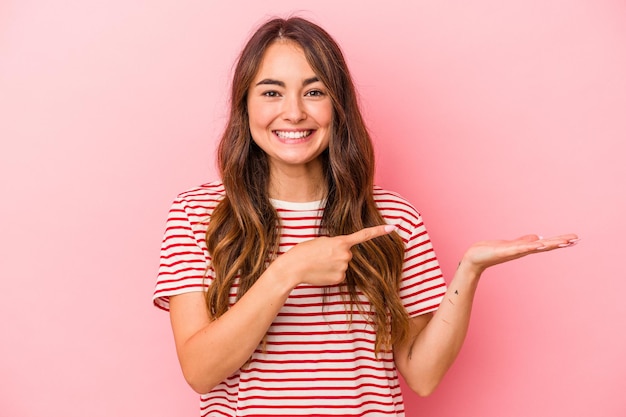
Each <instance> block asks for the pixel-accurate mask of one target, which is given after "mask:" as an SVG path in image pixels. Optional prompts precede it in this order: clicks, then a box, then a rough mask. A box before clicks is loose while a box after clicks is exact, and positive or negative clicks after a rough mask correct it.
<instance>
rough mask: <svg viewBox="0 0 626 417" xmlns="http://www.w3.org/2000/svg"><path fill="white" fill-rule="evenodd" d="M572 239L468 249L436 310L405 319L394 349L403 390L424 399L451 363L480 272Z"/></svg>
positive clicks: (478, 245)
mask: <svg viewBox="0 0 626 417" xmlns="http://www.w3.org/2000/svg"><path fill="white" fill-rule="evenodd" d="M577 241H578V237H577V236H576V235H574V234H567V235H562V236H556V237H552V238H548V239H542V238H539V237H538V236H536V235H528V236H524V237H521V238H519V239H516V240H512V241H485V242H478V243H476V244H474V245H472V246H471V247H470V248H469V249H468V250H467V252H466V253H465V255H464V256H463V259H462V260H461V262H460V263H459V267H458V268H457V270H456V273H455V274H454V278H453V279H452V281H451V282H450V285H449V287H448V291H447V292H446V295H445V296H444V298H443V300H442V302H441V304H440V306H439V309H438V310H437V311H436V312H435V313H434V314H425V315H422V316H417V317H415V318H413V319H411V329H410V335H409V337H408V338H407V339H406V340H405V342H404V343H401V344H397V345H396V346H394V360H395V363H396V366H397V368H398V371H399V372H400V374H401V375H402V376H403V378H404V379H405V381H406V382H407V384H408V386H409V387H410V388H411V389H412V390H413V391H415V392H416V393H417V394H419V395H422V396H427V395H429V394H431V393H432V392H433V391H434V389H435V388H436V387H437V385H439V382H441V380H442V378H443V376H444V375H445V373H446V372H447V371H448V369H449V368H450V366H451V365H452V363H453V362H454V360H455V359H456V357H457V355H458V353H459V351H460V350H461V346H462V345H463V341H464V340H465V335H466V334H467V329H468V326H469V320H470V313H471V310H472V304H473V301H474V294H475V293H476V288H477V287H478V281H479V280H480V276H481V274H482V273H483V272H484V271H485V269H487V268H489V267H490V266H493V265H497V264H500V263H504V262H508V261H512V260H514V259H518V258H521V257H524V256H527V255H531V254H535V253H540V252H547V251H551V250H555V249H560V248H565V247H568V246H572V245H574V244H575V243H576V242H577Z"/></svg>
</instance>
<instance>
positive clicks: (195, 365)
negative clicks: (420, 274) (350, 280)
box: [170, 226, 395, 393]
mask: <svg viewBox="0 0 626 417" xmlns="http://www.w3.org/2000/svg"><path fill="white" fill-rule="evenodd" d="M394 229H395V227H393V226H375V227H370V228H367V229H363V230H360V231H358V232H355V233H353V234H351V235H346V236H337V237H332V238H329V237H321V238H317V239H313V240H310V241H307V242H304V243H300V244H298V245H296V246H294V247H293V248H291V249H290V250H289V251H288V252H286V253H285V254H283V255H281V256H279V257H278V258H277V259H276V260H275V261H274V262H272V263H271V264H270V266H269V267H268V268H267V270H266V271H265V273H263V275H261V277H259V279H258V280H257V282H256V283H255V284H254V285H253V286H252V287H251V288H250V290H248V292H247V293H246V294H245V295H244V296H243V297H241V299H240V300H239V301H237V303H235V305H233V307H232V308H230V309H229V310H228V311H227V312H226V313H225V314H224V315H222V316H221V317H220V318H218V319H217V320H213V321H211V320H210V319H209V316H208V314H207V310H206V305H205V301H204V294H203V293H201V292H195V293H188V294H182V295H177V296H173V297H171V298H170V321H171V324H172V330H173V332H174V341H175V343H176V351H177V354H178V360H179V362H180V364H181V368H182V370H183V375H184V376H185V379H186V380H187V382H188V383H189V385H190V386H191V387H192V388H193V389H194V390H195V391H196V392H198V393H206V392H209V391H210V390H211V389H212V388H213V387H215V386H216V385H217V384H219V383H220V382H221V381H223V380H224V379H226V378H227V377H228V376H230V375H232V374H233V373H234V372H235V371H237V370H238V369H239V368H240V367H241V366H242V365H243V364H244V363H245V362H246V361H247V360H248V359H249V358H250V356H251V355H252V353H253V352H254V350H255V349H256V348H257V346H258V345H259V343H260V342H261V340H262V339H263V337H264V335H265V333H266V332H267V330H268V329H269V327H270V325H271V324H272V321H273V320H274V319H275V318H276V315H277V314H278V312H279V311H280V309H281V307H282V306H283V304H284V303H285V301H286V300H287V298H288V297H289V294H290V292H291V290H292V289H293V288H295V287H296V286H297V285H299V284H302V283H306V284H311V285H335V284H338V283H340V282H342V281H343V280H344V279H345V272H346V270H347V269H348V262H350V260H351V259H352V252H351V251H350V248H351V247H352V246H354V245H356V244H359V243H361V242H365V241H367V240H370V239H374V238H376V237H378V236H382V235H384V234H387V233H390V232H391V231H393V230H394Z"/></svg>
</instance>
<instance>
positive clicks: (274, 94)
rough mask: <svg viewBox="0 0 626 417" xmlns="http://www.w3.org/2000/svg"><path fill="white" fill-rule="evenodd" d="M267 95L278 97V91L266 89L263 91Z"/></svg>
mask: <svg viewBox="0 0 626 417" xmlns="http://www.w3.org/2000/svg"><path fill="white" fill-rule="evenodd" d="M263 95H264V96H265V97H278V92H277V91H266V92H264V93H263Z"/></svg>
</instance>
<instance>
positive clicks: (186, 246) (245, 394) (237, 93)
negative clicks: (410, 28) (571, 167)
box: [154, 18, 577, 416]
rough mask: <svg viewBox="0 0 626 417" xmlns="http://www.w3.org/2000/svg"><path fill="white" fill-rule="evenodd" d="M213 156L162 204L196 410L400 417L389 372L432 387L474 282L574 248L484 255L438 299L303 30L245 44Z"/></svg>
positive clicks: (164, 291)
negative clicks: (208, 170)
mask: <svg viewBox="0 0 626 417" xmlns="http://www.w3.org/2000/svg"><path fill="white" fill-rule="evenodd" d="M218 162H219V168H220V174H221V180H220V181H216V182H212V183H209V184H205V185H203V186H200V187H198V188H195V189H192V190H189V191H187V192H185V193H182V194H180V195H179V197H178V198H177V199H176V200H175V202H174V204H173V206H172V209H171V211H170V214H169V218H168V223H167V230H166V232H165V237H164V241H163V246H162V255H161V266H160V270H159V278H158V282H157V286H156V290H155V294H154V302H155V304H156V305H157V306H159V307H161V308H163V309H165V310H169V313H170V317H171V324H172V329H173V333H174V339H175V343H176V349H177V353H178V359H179V361H180V364H181V367H182V370H183V374H184V376H185V378H186V380H187V382H188V383H189V385H190V386H191V387H192V388H193V389H194V390H195V391H197V392H198V393H199V394H201V415H204V416H251V415H289V416H296V415H317V416H325V415H326V416H330V415H335V416H336V415H342V416H382V415H387V416H403V415H404V405H403V400H402V394H401V391H400V385H399V382H398V372H399V373H400V374H402V376H403V377H404V379H405V380H406V382H407V384H408V385H409V387H410V388H411V389H412V390H414V391H415V392H417V393H418V394H420V395H428V394H430V393H431V392H432V391H433V390H434V389H435V387H436V386H437V384H438V383H439V382H440V381H441V379H442V377H443V376H444V374H445V373H446V371H447V370H448V368H449V367H450V365H451V364H452V362H453V361H454V359H455V358H456V356H457V354H458V352H459V350H460V348H461V345H462V343H463V340H464V338H465V334H466V332H467V328H468V322H469V317H470V310H471V306H472V300H473V296H474V292H475V290H476V287H477V285H478V281H479V278H480V276H481V273H482V272H483V271H484V270H485V269H486V268H488V267H490V266H492V265H495V264H498V263H502V262H507V261H510V260H513V259H516V258H519V257H522V256H525V255H529V254H533V253H537V252H546V251H549V250H553V249H557V248H562V247H567V246H570V245H573V244H575V243H576V241H577V236H576V235H573V234H568V235H563V236H558V237H554V238H550V239H541V238H539V237H538V236H536V235H529V236H525V237H522V238H520V239H517V240H513V241H497V242H481V243H477V244H475V245H473V246H471V247H470V248H469V249H468V251H467V252H466V253H465V255H464V256H463V257H462V260H461V262H460V264H459V267H458V269H457V271H456V273H455V275H454V277H453V279H452V281H451V282H450V285H449V288H447V287H446V284H445V282H444V279H443V277H442V274H441V271H440V269H439V265H438V263H437V259H436V256H435V253H434V252H433V248H432V245H431V243H430V239H429V238H428V234H427V232H426V229H425V227H424V224H423V222H422V219H421V217H420V215H419V214H418V212H417V211H416V210H415V209H414V208H413V207H412V206H411V205H410V203H408V202H407V201H406V200H404V199H403V198H402V197H400V196H399V195H397V194H395V193H393V192H390V191H386V190H383V189H381V188H379V187H376V186H375V185H374V184H373V175H374V155H373V150H372V144H371V141H370V137H369V135H368V132H367V129H366V127H365V125H364V122H363V119H362V116H361V114H360V111H359V108H358V105H357V98H356V93H355V89H354V85H353V82H352V80H351V78H350V74H349V71H348V68H347V66H346V63H345V60H344V58H343V56H342V54H341V51H340V49H339V47H338V45H337V44H336V43H335V42H334V41H333V39H332V38H331V37H330V36H329V35H328V34H327V33H326V32H325V31H324V30H323V29H321V28H320V27H318V26H317V25H315V24H313V23H311V22H308V21H306V20H303V19H301V18H291V19H287V20H283V19H274V20H271V21H268V22H267V23H265V24H264V25H262V26H261V27H260V28H259V29H258V30H257V31H256V33H255V34H254V35H253V36H252V38H251V39H250V40H249V42H248V44H247V45H246V46H245V47H244V49H243V51H242V53H241V55H240V57H239V60H238V63H237V66H236V69H235V72H234V77H233V83H232V96H231V111H230V119H229V122H228V125H227V127H226V130H225V133H224V135H223V137H222V139H221V142H220V144H219V150H218Z"/></svg>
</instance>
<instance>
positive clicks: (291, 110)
mask: <svg viewBox="0 0 626 417" xmlns="http://www.w3.org/2000/svg"><path fill="white" fill-rule="evenodd" d="M283 119H284V120H287V121H289V122H291V123H298V122H301V121H302V120H304V119H306V112H305V110H304V105H303V103H302V99H301V98H300V97H299V96H291V95H290V96H285V98H284V101H283Z"/></svg>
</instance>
